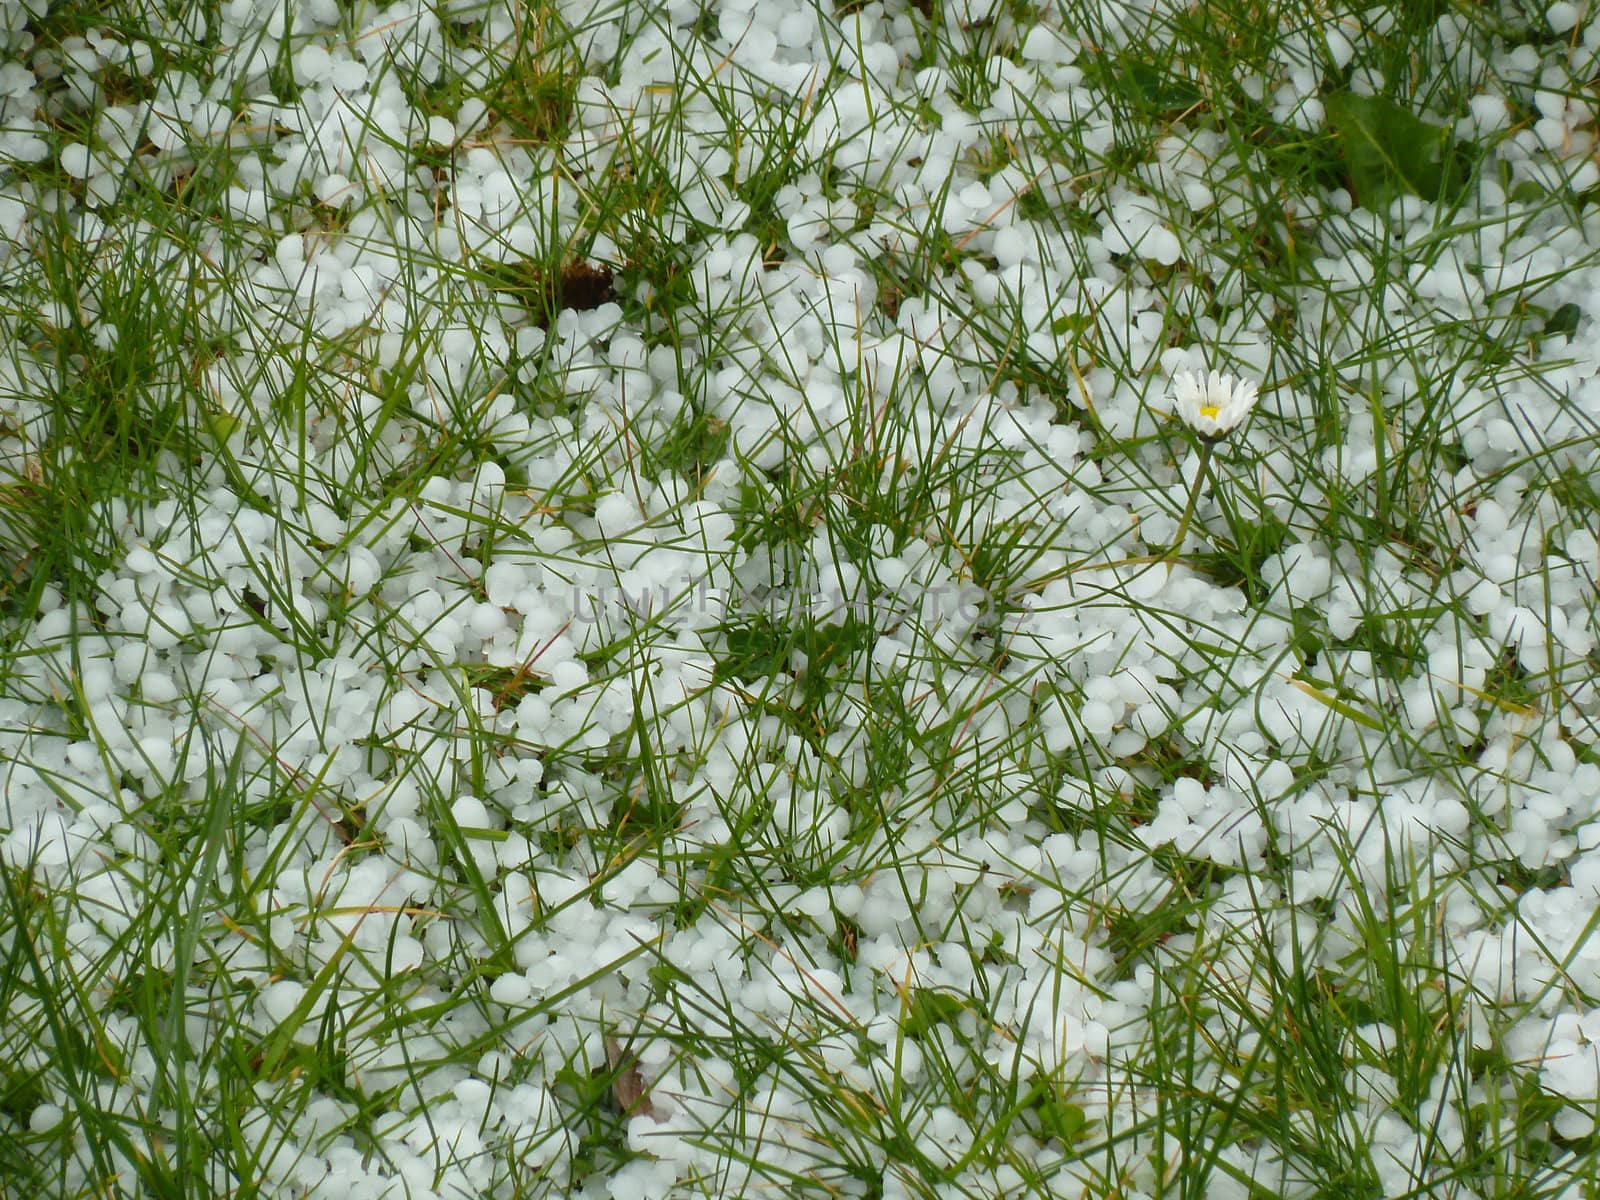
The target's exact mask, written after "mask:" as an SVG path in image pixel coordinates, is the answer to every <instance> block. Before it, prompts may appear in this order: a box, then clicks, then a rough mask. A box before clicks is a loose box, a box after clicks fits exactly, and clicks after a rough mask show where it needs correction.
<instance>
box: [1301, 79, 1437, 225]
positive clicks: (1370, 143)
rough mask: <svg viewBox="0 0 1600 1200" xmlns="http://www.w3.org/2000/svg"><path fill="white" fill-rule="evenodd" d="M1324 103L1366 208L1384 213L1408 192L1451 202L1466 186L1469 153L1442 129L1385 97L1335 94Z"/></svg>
mask: <svg viewBox="0 0 1600 1200" xmlns="http://www.w3.org/2000/svg"><path fill="white" fill-rule="evenodd" d="M1323 104H1324V106H1325V108H1326V111H1327V114H1328V128H1329V129H1330V130H1331V131H1332V132H1333V135H1334V137H1335V138H1337V139H1338V142H1339V148H1340V152H1341V153H1342V154H1343V156H1344V162H1345V166H1346V168H1347V169H1348V170H1349V172H1350V183H1351V186H1352V187H1353V188H1354V189H1355V194H1356V202H1357V203H1359V204H1360V205H1361V206H1362V207H1364V208H1370V209H1374V210H1377V211H1380V212H1381V211H1383V210H1384V209H1386V208H1388V206H1389V202H1390V201H1391V200H1393V199H1394V198H1395V197H1396V196H1401V195H1404V194H1405V193H1407V192H1409V193H1410V194H1412V195H1413V196H1421V197H1422V198H1423V199H1424V200H1452V199H1454V198H1455V197H1456V196H1458V195H1459V194H1460V193H1461V189H1462V188H1463V187H1464V186H1465V185H1466V181H1467V167H1468V164H1467V161H1466V155H1467V150H1466V149H1465V148H1464V147H1462V146H1459V145H1458V144H1457V143H1456V141H1455V139H1454V138H1453V137H1452V136H1451V134H1450V131H1449V130H1448V129H1446V128H1444V127H1443V126H1442V125H1433V124H1430V123H1429V122H1427V121H1424V120H1423V119H1422V118H1420V117H1418V116H1416V115H1415V114H1413V113H1410V112H1408V111H1406V110H1405V109H1403V108H1401V107H1400V106H1399V105H1398V104H1395V103H1394V102H1393V101H1391V100H1385V99H1383V98H1382V97H1381V96H1357V95H1353V94H1352V93H1350V92H1334V93H1333V94H1331V95H1329V96H1327V97H1326V98H1325V99H1324V101H1323Z"/></svg>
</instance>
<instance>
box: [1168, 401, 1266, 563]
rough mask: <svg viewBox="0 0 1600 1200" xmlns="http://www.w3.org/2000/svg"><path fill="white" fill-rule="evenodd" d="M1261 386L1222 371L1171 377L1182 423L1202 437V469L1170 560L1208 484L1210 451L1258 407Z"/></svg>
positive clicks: (1179, 522)
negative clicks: (1206, 480) (1203, 488)
mask: <svg viewBox="0 0 1600 1200" xmlns="http://www.w3.org/2000/svg"><path fill="white" fill-rule="evenodd" d="M1259 398H1260V389H1259V388H1258V387H1257V386H1256V385H1255V384H1254V383H1252V382H1251V381H1250V380H1248V379H1236V378H1235V377H1234V376H1232V375H1225V374H1223V373H1222V372H1221V371H1180V372H1179V373H1178V374H1177V375H1174V376H1173V377H1172V402H1173V405H1174V406H1175V407H1176V408H1177V410H1178V415H1179V416H1180V417H1182V418H1183V423H1184V424H1185V425H1187V426H1188V427H1189V428H1190V429H1192V430H1193V431H1194V432H1195V434H1196V436H1198V437H1199V439H1200V469H1199V470H1198V471H1196V472H1195V474H1194V490H1193V491H1191V492H1190V493H1189V503H1188V505H1186V506H1185V508H1184V510H1183V517H1182V518H1181V519H1180V520H1179V521H1178V536H1177V539H1176V540H1175V541H1174V542H1173V543H1172V549H1171V550H1169V551H1168V552H1167V559H1168V561H1169V562H1170V561H1171V560H1173V559H1174V558H1176V557H1177V555H1178V551H1179V550H1181V549H1182V548H1183V538H1184V535H1185V534H1187V533H1188V532H1189V522H1190V521H1192V520H1194V508H1195V504H1196V502H1197V501H1198V500H1199V499H1200V489H1201V488H1202V487H1204V486H1205V479H1206V468H1207V467H1208V466H1210V465H1211V452H1212V451H1213V450H1215V449H1216V445H1217V443H1218V442H1219V441H1221V440H1222V439H1223V438H1225V437H1227V436H1228V435H1229V434H1230V433H1232V432H1233V431H1234V430H1236V429H1238V428H1239V426H1241V425H1243V424H1244V423H1245V421H1246V420H1248V419H1249V417H1250V414H1251V413H1252V412H1254V411H1255V407H1256V400H1257V399H1259Z"/></svg>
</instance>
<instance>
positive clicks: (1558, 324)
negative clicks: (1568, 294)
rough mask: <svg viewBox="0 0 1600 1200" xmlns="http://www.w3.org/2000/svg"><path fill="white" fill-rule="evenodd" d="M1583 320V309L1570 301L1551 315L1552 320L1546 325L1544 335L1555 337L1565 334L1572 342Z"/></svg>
mask: <svg viewBox="0 0 1600 1200" xmlns="http://www.w3.org/2000/svg"><path fill="white" fill-rule="evenodd" d="M1582 319H1583V309H1581V308H1579V307H1578V306H1577V305H1576V304H1574V303H1572V302H1571V301H1570V300H1569V301H1567V303H1565V304H1563V305H1562V306H1561V307H1560V308H1558V309H1556V310H1555V312H1553V313H1551V314H1550V319H1549V320H1548V321H1546V322H1545V323H1544V335H1545V337H1554V336H1555V335H1556V334H1558V333H1564V334H1566V335H1567V341H1569V342H1570V341H1571V340H1572V335H1573V334H1575V333H1577V332H1578V322H1579V321H1580V320H1582Z"/></svg>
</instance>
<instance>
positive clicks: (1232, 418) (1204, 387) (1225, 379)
mask: <svg viewBox="0 0 1600 1200" xmlns="http://www.w3.org/2000/svg"><path fill="white" fill-rule="evenodd" d="M1259 396H1260V392H1259V389H1258V388H1257V386H1256V385H1255V383H1253V382H1252V381H1250V380H1248V379H1239V378H1236V377H1235V376H1232V375H1227V374H1224V373H1223V372H1221V371H1210V372H1200V371H1183V372H1180V373H1179V374H1178V375H1176V376H1174V377H1173V380H1172V400H1173V403H1174V405H1175V406H1176V407H1177V410H1178V415H1179V416H1180V417H1182V418H1183V421H1184V424H1186V425H1188V426H1189V428H1190V429H1192V430H1194V431H1195V432H1196V433H1198V434H1199V435H1200V436H1201V437H1203V438H1205V439H1207V440H1208V441H1209V440H1212V439H1215V438H1223V437H1227V436H1228V435H1229V434H1230V433H1232V432H1233V431H1234V430H1236V429H1238V428H1239V426H1241V425H1243V424H1244V423H1245V421H1246V420H1247V419H1248V418H1249V416H1250V414H1251V412H1252V411H1254V409H1255V406H1256V401H1257V399H1259Z"/></svg>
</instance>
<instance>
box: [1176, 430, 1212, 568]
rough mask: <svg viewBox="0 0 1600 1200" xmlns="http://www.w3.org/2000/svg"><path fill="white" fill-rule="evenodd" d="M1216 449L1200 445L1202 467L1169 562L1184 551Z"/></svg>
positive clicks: (1196, 474) (1195, 481)
mask: <svg viewBox="0 0 1600 1200" xmlns="http://www.w3.org/2000/svg"><path fill="white" fill-rule="evenodd" d="M1214 448H1215V447H1214V446H1213V445H1212V443H1210V442H1206V441H1202V442H1201V443H1200V467H1199V469H1198V470H1196V471H1195V473H1194V487H1193V489H1191V491H1190V492H1189V503H1188V504H1187V505H1186V506H1185V507H1184V510H1183V518H1182V519H1181V520H1180V521H1179V522H1178V536H1177V537H1175V538H1173V539H1172V549H1170V550H1168V551H1167V561H1168V562H1171V561H1172V560H1173V559H1175V558H1177V557H1178V551H1180V550H1182V549H1183V539H1184V537H1185V535H1186V534H1188V532H1189V522H1190V521H1192V520H1193V519H1194V509H1195V505H1196V504H1198V503H1199V502H1200V489H1201V488H1203V487H1205V485H1206V469H1207V468H1208V467H1209V466H1210V465H1211V451H1212V450H1213V449H1214Z"/></svg>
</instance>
